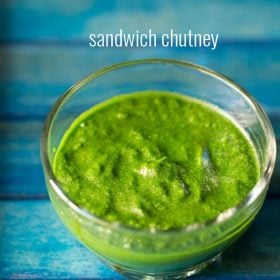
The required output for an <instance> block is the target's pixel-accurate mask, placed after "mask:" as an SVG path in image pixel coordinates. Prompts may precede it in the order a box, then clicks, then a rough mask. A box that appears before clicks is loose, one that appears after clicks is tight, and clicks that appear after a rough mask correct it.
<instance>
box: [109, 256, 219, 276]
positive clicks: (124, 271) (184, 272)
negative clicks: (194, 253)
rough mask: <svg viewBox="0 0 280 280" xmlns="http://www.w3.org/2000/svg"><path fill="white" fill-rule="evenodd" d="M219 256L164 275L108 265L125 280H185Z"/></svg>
mask: <svg viewBox="0 0 280 280" xmlns="http://www.w3.org/2000/svg"><path fill="white" fill-rule="evenodd" d="M220 255H221V254H218V255H217V256H215V257H213V258H211V259H209V260H207V261H205V262H203V263H201V264H198V265H195V266H192V267H187V268H185V269H182V270H179V271H171V272H164V273H143V272H138V271H133V270H128V269H127V268H122V267H119V266H115V265H112V264H111V265H110V266H111V267H113V269H114V270H116V271H118V272H119V273H121V274H122V275H123V276H125V277H126V278H127V279H136V280H137V279H144V280H166V279H185V278H186V277H190V276H192V275H194V274H197V273H199V272H200V271H202V270H203V269H204V268H206V267H207V266H208V265H209V264H210V263H212V262H214V261H215V260H216V259H217V258H219V257H220Z"/></svg>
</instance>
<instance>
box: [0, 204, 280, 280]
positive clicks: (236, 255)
mask: <svg viewBox="0 0 280 280" xmlns="http://www.w3.org/2000/svg"><path fill="white" fill-rule="evenodd" d="M0 217H1V219H0V236H1V243H0V278H1V279H2V278H7V279H11V278H12V279H34V278H40V279H42V278H43V279H46V278H48V279H62V278H63V279H66V278H75V279H77V278H85V279H121V277H120V276H118V275H117V274H116V273H115V272H113V271H112V270H111V269H109V268H107V267H106V266H105V265H103V264H102V263H101V262H100V261H99V260H98V259H97V258H96V257H95V256H94V255H93V254H92V253H91V252H89V251H88V250H87V249H86V248H85V247H83V246H82V245H81V244H80V243H78V242H77V241H76V240H75V239H74V237H73V236H72V235H71V234H70V233H69V232H68V231H67V230H66V229H65V227H64V226H63V224H62V223H61V222H60V221H59V220H58V218H57V216H56V214H55V213H54V210H53V209H52V207H51V204H50V202H49V201H48V200H40V201H32V200H30V201H20V200H18V201H16V200H15V201H0ZM279 220H280V204H279V201H278V200H274V199H267V200H266V202H265V205H264V207H263V208H262V210H261V212H260V213H259V215H258V217H257V219H256V220H255V222H254V223H253V225H252V226H251V228H250V229H249V230H248V231H247V233H246V234H245V235H244V236H243V237H242V238H241V239H240V240H239V241H238V242H237V243H236V244H235V245H234V246H232V247H231V248H230V249H228V250H227V251H226V252H225V254H224V255H223V257H222V258H221V259H220V260H219V261H218V262H217V263H215V264H213V265H211V266H210V267H209V268H208V269H207V270H206V271H205V272H203V273H202V274H201V275H200V276H198V277H196V279H217V278H218V279H245V278H246V279H277V277H278V276H279V275H280V266H279V263H280V239H279V232H280V223H279V222H278V221H279Z"/></svg>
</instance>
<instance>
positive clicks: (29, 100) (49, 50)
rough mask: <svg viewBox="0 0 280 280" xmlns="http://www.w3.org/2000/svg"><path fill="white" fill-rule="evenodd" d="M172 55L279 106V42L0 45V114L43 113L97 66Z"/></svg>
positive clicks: (269, 107)
mask: <svg viewBox="0 0 280 280" xmlns="http://www.w3.org/2000/svg"><path fill="white" fill-rule="evenodd" d="M152 57H159V58H174V59H181V60H190V61H192V62H195V63H198V64H201V65H204V66H206V67H209V68H212V69H214V70H216V71H218V72H221V73H223V74H224V75H227V76H228V77H230V78H231V79H233V80H235V81H236V82H238V83H239V84H240V85H241V86H243V87H244V88H246V89H247V90H248V91H249V92H250V93H251V94H252V95H254V96H255V98H256V99H257V100H258V101H259V102H260V103H261V104H262V105H263V106H264V107H265V109H266V110H268V111H270V112H279V109H280V94H279V92H280V81H279V76H280V63H279V62H280V43H278V44H269V43H267V44H265V43H264V44H256V43H244V44H241V43H232V44H231V43H227V44H224V45H221V47H220V48H218V49H217V50H216V51H215V52H211V51H209V50H205V49H195V50H194V49H180V48H177V49H172V48H157V49H135V48H133V49H117V48H116V49H91V48H90V47H88V46H87V44H82V45H76V46H73V45H69V46H68V45H48V46H44V45H42V46H41V45H40V46H34V45H15V46H14V45H11V46H8V47H0V61H1V63H2V64H1V65H2V67H0V98H1V99H2V102H4V105H5V106H2V108H1V110H0V118H7V116H9V117H13V118H14V117H27V116H28V117H31V118H32V117H33V118H34V117H39V118H44V117H45V116H46V114H47V113H48V111H49V110H50V108H51V106H52V104H53V103H54V102H55V100H56V99H57V98H58V97H59V96H60V95H61V94H62V93H63V92H65V91H66V90H67V89H68V88H69V87H70V86H71V85H72V84H73V83H75V82H77V81H78V80H80V79H81V78H83V77H84V76H86V75H88V74H90V73H91V72H93V71H95V70H96V69H99V68H101V67H104V66H107V65H110V64H112V63H117V62H120V61H126V60H132V59H140V58H152ZM3 66H5V67H3Z"/></svg>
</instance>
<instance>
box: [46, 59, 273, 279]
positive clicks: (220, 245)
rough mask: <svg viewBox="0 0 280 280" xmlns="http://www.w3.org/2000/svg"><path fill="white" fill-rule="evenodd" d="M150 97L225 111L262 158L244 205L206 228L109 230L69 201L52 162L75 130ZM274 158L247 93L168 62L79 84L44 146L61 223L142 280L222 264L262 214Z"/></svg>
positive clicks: (54, 114)
mask: <svg viewBox="0 0 280 280" xmlns="http://www.w3.org/2000/svg"><path fill="white" fill-rule="evenodd" d="M144 90H163V91H170V92H178V93H181V94H184V95H188V96H191V97H194V98H197V99H200V100H203V101H206V102H208V103H210V104H213V105H215V106H216V107H218V108H220V109H221V110H223V111H224V112H225V114H226V115H227V116H228V117H229V118H231V119H232V120H234V122H235V123H236V124H238V125H239V127H240V128H242V129H243V131H244V132H245V133H246V134H247V136H248V137H249V139H250V141H251V142H252V145H253V146H254V148H255V150H256V153H257V156H258V160H259V165H260V171H261V175H260V178H259V180H258V182H257V184H256V185H255V186H254V187H253V189H252V190H251V192H250V193H249V194H248V196H247V197H246V198H245V199H244V200H243V201H242V202H241V203H240V204H238V205H236V206H235V207H232V208H230V209H228V210H226V211H224V212H222V213H220V214H219V215H218V216H217V217H216V218H215V219H212V220H210V221H207V222H206V223H203V224H201V223H197V224H192V225H189V226H186V227H184V228H181V229H178V230H166V231H159V230H139V229H133V228H129V227H126V226H124V225H121V224H119V223H116V222H115V223H109V222H106V221H104V220H101V219H100V218H98V217H96V216H94V215H93V214H92V213H89V212H88V211H87V210H86V209H82V208H81V207H79V205H77V204H75V203H74V202H73V201H71V200H70V199H69V198H68V197H67V195H66V194H65V193H64V191H63V188H62V187H61V185H60V183H59V182H58V180H57V179H56V177H55V175H54V173H53V169H52V162H53V159H54V155H55V153H56V149H57V147H58V145H59V143H60V140H61V138H62V136H63V135H64V133H65V131H66V130H67V129H68V127H69V126H70V124H71V123H72V122H73V121H74V120H75V119H76V118H77V117H78V116H79V115H80V114H81V113H83V112H84V111H86V110H88V109H89V108H90V107H92V106H93V105H96V104H98V103H100V102H102V101H104V100H107V99H108V98H111V97H113V96H116V95H120V94H124V93H133V92H135V91H144ZM275 157H276V142H275V136H274V133H273V130H272V127H271V124H270V122H269V120H268V118H267V116H266V114H265V112H264V111H263V110H262V109H261V107H260V106H259V105H258V104H257V102H256V101H255V100H254V99H253V98H252V97H251V96H250V95H249V94H248V93H247V92H246V91H245V90H243V89H242V88H241V87H239V86H238V85H236V84H235V83H234V82H232V81H231V80H229V79H228V78H226V77H224V76H223V75H221V74H218V73H216V72H214V71H212V70H209V69H206V68H204V67H201V66H198V65H195V64H192V63H189V62H182V61H174V60H163V59H148V60H138V61H130V62H125V63H120V64H117V65H113V66H111V67H107V68H105V69H102V70H99V71H96V72H94V73H93V74H91V75H89V76H88V77H86V78H84V79H83V80H81V81H79V82H78V83H76V84H75V85H74V86H73V87H71V88H70V89H69V90H68V91H67V92H66V93H65V94H64V95H63V96H62V97H61V98H60V99H59V100H58V101H57V103H56V104H55V105H54V107H53V109H52V111H51V112H50V114H49V116H48V118H47V120H46V123H45V126H44V129H43V133H42V138H41V158H42V163H43V169H44V175H45V180H46V185H47V189H48V193H49V196H50V199H51V202H52V204H53V206H54V208H55V210H56V212H57V214H58V216H59V217H60V218H61V220H62V221H63V222H64V224H65V225H66V226H67V227H68V229H69V230H70V231H71V232H72V233H73V234H74V235H75V237H76V238H77V239H79V240H80V241H81V242H82V243H83V244H84V245H86V246H87V247H88V248H89V249H90V250H92V251H93V252H94V253H95V254H96V255H98V256H99V257H100V258H101V259H102V260H103V261H104V262H106V263H107V264H109V265H110V266H111V267H113V268H114V269H116V270H117V271H120V272H122V273H123V274H125V275H126V276H128V277H130V278H135V279H140V278H141V279H142V278H145V279H170V278H176V279H180V278H184V277H186V276H190V275H192V274H194V273H196V272H198V271H200V270H201V269H202V268H204V267H205V266H206V265H207V264H208V263H209V262H211V261H213V260H215V258H216V257H217V256H219V255H220V254H221V253H222V252H223V251H224V250H225V249H226V248H227V247H228V246H229V245H230V244H231V243H233V242H234V241H235V240H236V239H238V238H239V237H240V235H241V234H242V233H243V232H244V231H245V230H246V229H247V227H248V226H249V225H250V223H251V222H252V221H253V219H254V218H255V216H256V214H257V212H258V211H259V209H260V208H261V206H262V204H263V201H264V198H265V195H266V192H267V189H268V185H269V181H270V178H271V174H272V171H273V167H274V164H275ZM225 160H226V159H225Z"/></svg>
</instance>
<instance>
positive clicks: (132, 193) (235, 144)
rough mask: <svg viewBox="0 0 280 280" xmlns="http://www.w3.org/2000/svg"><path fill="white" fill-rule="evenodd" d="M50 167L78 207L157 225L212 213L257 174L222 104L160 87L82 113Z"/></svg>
mask: <svg viewBox="0 0 280 280" xmlns="http://www.w3.org/2000/svg"><path fill="white" fill-rule="evenodd" d="M53 169H54V173H55V175H56V177H57V179H58V180H59V181H60V182H61V186H62V188H63V190H64V192H65V193H66V195H67V196H68V197H69V198H70V199H71V200H72V201H73V202H74V203H75V204H77V205H79V206H80V207H81V208H84V209H86V210H87V211H88V212H91V213H93V214H94V215H96V216H97V217H99V218H101V219H104V220H106V221H109V222H118V223H120V224H123V225H126V226H129V227H133V228H138V229H158V230H168V229H176V228H182V227H184V226H187V225H190V224H193V223H203V222H206V221H208V220H211V219H213V218H215V217H216V216H218V215H219V213H221V212H222V211H224V210H226V209H228V208H230V207H232V206H235V205H237V204H238V203H240V202H241V201H242V200H243V199H244V198H245V197H246V196H247V195H248V193H249V192H250V190H251V189H252V188H253V186H254V185H255V184H256V182H257V180H258V178H259V175H260V170H259V163H258V160H257V155H256V152H255V150H254V148H253V146H252V144H251V142H250V140H249V139H248V137H247V136H246V135H245V133H244V132H243V131H242V130H241V129H240V128H239V127H238V126H237V125H236V124H235V123H234V122H233V121H232V120H231V119H230V118H228V117H227V116H226V115H225V114H223V112H222V111H221V110H219V109H217V108H215V107H214V106H212V105H210V104H208V103H206V102H202V101H199V100H198V99H194V98H190V97H186V96H184V95H181V94H177V93H171V92H164V91H143V92H135V93H130V94H123V95H119V96H116V97H113V98H111V99H109V100H107V101H104V102H102V103H100V104H98V105H96V106H93V107H92V108H91V109H89V110H88V111H86V112H84V113H82V114H81V115H80V116H79V117H78V118H77V119H76V120H75V121H74V122H73V123H72V125H71V126H70V127H69V129H68V130H67V131H66V133H65V135H64V136H63V138H62V140H61V143H60V145H59V147H58V149H57V152H56V154H55V158H54V162H53Z"/></svg>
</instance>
